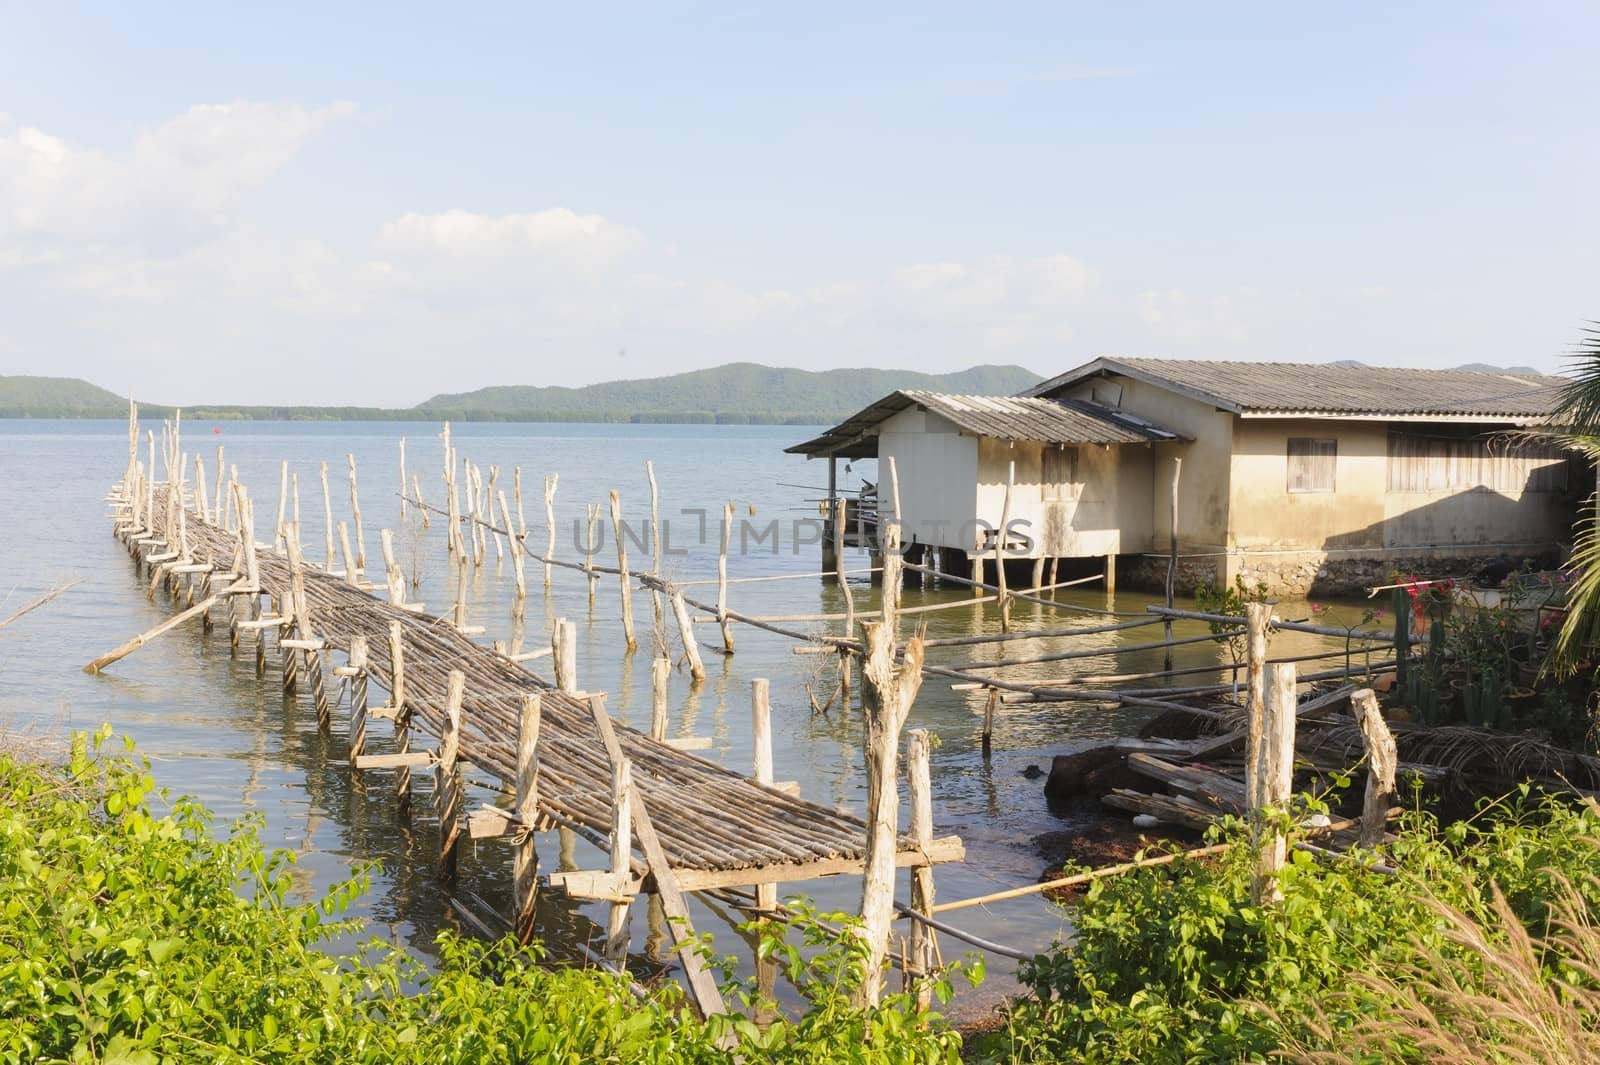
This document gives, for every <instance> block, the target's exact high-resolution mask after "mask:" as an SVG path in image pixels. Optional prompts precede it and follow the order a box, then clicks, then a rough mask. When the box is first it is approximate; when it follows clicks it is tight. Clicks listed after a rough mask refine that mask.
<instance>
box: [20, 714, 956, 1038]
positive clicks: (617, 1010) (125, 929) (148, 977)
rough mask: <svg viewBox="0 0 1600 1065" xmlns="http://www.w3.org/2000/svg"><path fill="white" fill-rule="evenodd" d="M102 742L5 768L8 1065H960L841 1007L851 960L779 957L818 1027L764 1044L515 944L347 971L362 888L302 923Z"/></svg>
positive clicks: (906, 1020)
mask: <svg viewBox="0 0 1600 1065" xmlns="http://www.w3.org/2000/svg"><path fill="white" fill-rule="evenodd" d="M108 735H109V732H108V731H106V730H102V732H101V733H100V734H99V735H98V736H97V737H95V742H94V744H93V747H92V748H91V745H90V743H89V742H88V741H87V739H86V738H85V737H83V736H78V737H75V739H74V743H73V749H72V756H71V760H70V763H69V764H68V765H67V766H64V767H41V766H36V765H30V764H23V763H19V762H18V761H17V760H15V759H14V758H12V757H10V756H8V755H5V754H0V794H3V795H5V796H6V799H5V801H4V804H3V805H0V1062H5V1063H22V1062H122V1063H129V1065H146V1063H156V1062H168V1061H171V1062H180V1061H181V1062H191V1061H205V1062H212V1061H216V1062H245V1061H250V1062H276V1063H285V1065H300V1063H310V1062H327V1063H329V1065H333V1063H338V1065H360V1063H364V1062H374V1063H376V1062H383V1063H406V1062H417V1063H428V1065H440V1063H452V1062H461V1063H468V1062H471V1063H490V1062H506V1063H510V1062H547V1061H548V1062H629V1063H633V1062H645V1063H650V1062H662V1063H665V1062H715V1063H727V1062H733V1061H737V1060H744V1061H756V1060H771V1061H777V1062H794V1063H802V1062H819V1063H820V1062H834V1061H854V1062H906V1063H910V1062H930V1063H932V1062H954V1061H956V1060H957V1054H958V1051H959V1049H960V1039H959V1037H958V1036H957V1035H956V1034H955V1033H954V1032H952V1031H950V1030H948V1029H947V1028H944V1027H942V1026H941V1025H940V1024H939V1023H938V1018H937V1016H936V1015H932V1014H918V1013H917V1012H916V1011H915V1010H914V1008H913V1007H912V1006H911V1003H910V1002H909V1000H908V999H907V997H906V996H891V997H890V998H889V999H888V1000H887V1001H886V1002H885V1004H884V1005H883V1006H882V1007H880V1008H879V1009H876V1010H873V1011H867V1012H863V1011H859V1010H855V1009H853V1008H852V1007H851V1006H850V1005H849V991H850V989H851V988H852V987H853V983H852V981H853V980H854V979H856V978H857V976H858V974H859V972H860V969H859V952H858V951H857V950H855V948H854V947H852V946H843V947H841V946H837V945H835V946H833V947H831V948H828V949H823V950H821V951H820V952H804V953H802V952H801V951H799V950H798V949H797V948H794V947H792V946H790V945H788V944H786V943H785V942H784V941H783V939H782V938H781V935H777V934H773V935H769V936H767V937H766V938H765V939H764V941H763V947H762V949H763V951H764V952H765V953H766V954H767V955H768V956H770V957H774V958H777V959H778V960H780V961H781V962H782V963H783V964H784V967H785V968H786V969H787V970H788V972H789V975H790V976H791V978H792V979H793V980H794V982H795V983H796V985H797V986H799V987H800V988H801V989H802V991H803V993H804V994H805V995H806V997H807V999H808V1003H809V1008H808V1009H807V1010H806V1012H804V1013H802V1014H801V1015H800V1016H799V1017H797V1018H792V1019H783V1020H780V1021H779V1022H777V1023H774V1024H772V1025H771V1026H769V1027H768V1028H767V1029H765V1030H760V1029H758V1028H757V1027H756V1026H755V1025H753V1024H751V1023H749V1022H748V1021H744V1020H742V1019H722V1020H719V1021H717V1022H716V1023H713V1024H709V1025H707V1024H700V1023H698V1022H697V1021H695V1020H694V1019H693V1018H692V1017H691V1016H690V1014H688V1013H687V1011H685V1010H684V1009H683V1008H682V1002H681V997H680V994H679V993H678V992H677V990H676V988H675V987H673V986H669V987H668V988H665V989H663V990H661V991H657V992H654V993H652V994H651V995H650V996H649V997H648V998H647V1000H646V1001H644V1002H640V1001H638V1000H636V999H635V998H634V997H633V995H632V994H631V993H630V989H629V988H628V987H627V981H626V978H625V977H619V976H614V975H610V974H607V973H603V972H599V971H595V970H580V969H570V968H565V969H563V968H552V967H547V966H543V965H539V964H537V963H536V961H537V958H536V952H533V953H532V954H530V952H522V951H519V950H518V949H517V948H516V946H515V945H514V944H512V943H510V942H501V943H492V944H490V943H481V942H476V941H471V940H466V939H462V938H459V937H456V936H452V935H449V934H444V935H441V936H440V938H439V941H438V946H439V958H438V964H437V967H436V969H435V970H434V971H432V972H428V971H425V970H424V967H423V966H422V965H421V964H420V963H419V961H418V960H417V959H416V958H414V957H412V956H410V955H408V954H405V953H403V952H400V951H397V950H395V949H393V948H391V947H389V946H387V945H384V944H381V943H378V942H376V941H372V942H369V943H367V944H366V945H365V946H364V947H362V948H360V949H358V950H357V951H356V952H355V953H353V954H352V953H349V952H346V953H344V954H342V955H335V954H334V953H331V952H330V951H329V950H328V949H327V948H329V946H330V945H331V944H332V943H333V942H334V941H335V940H339V941H340V942H343V943H348V942H350V941H351V940H352V939H354V938H355V937H358V936H359V935H360V934H361V924H360V922H359V921H355V920H351V919H348V918H346V917H343V916H342V915H343V914H344V913H346V912H347V910H348V907H349V906H350V904H351V902H353V901H354V900H355V899H356V898H357V897H358V896H359V895H360V893H361V892H362V890H363V889H364V887H365V882H366V874H365V873H364V872H363V873H361V874H358V875H357V876H356V877H354V878H353V879H351V880H349V881H347V882H345V883H341V884H338V885H336V886H334V887H333V888H332V889H330V890H329V891H328V893H327V894H326V896H325V897H323V898H322V899H321V900H320V901H319V902H317V903H315V904H297V903H291V902H290V901H289V894H290V889H291V886H292V883H293V881H292V876H293V861H294V858H293V855H292V854H289V853H286V852H273V853H268V852H267V851H266V850H265V849H264V848H263V847H262V845H261V843H260V841H259V839H258V838H257V826H256V824H255V822H252V821H245V822H241V823H239V824H237V825H234V826H233V827H232V828H231V829H230V830H229V831H227V832H226V833H225V834H222V835H220V836H219V835H218V834H217V833H216V832H215V831H214V827H215V826H214V825H213V824H212V821H211V818H210V816H209V815H208V814H207V812H206V811H205V810H204V809H203V808H202V807H201V806H200V805H199V804H198V803H196V802H194V801H193V800H190V799H185V798H177V799H170V798H169V797H168V796H167V794H166V793H165V792H158V791H157V790H156V785H155V782H154V780H152V778H151V776H150V774H149V772H148V767H147V766H146V765H144V764H142V763H138V762H134V761H132V760H130V759H128V758H110V757H102V756H99V755H98V750H99V747H100V745H101V743H102V742H103V741H104V740H105V739H106V738H107V736H108ZM157 805H160V806H162V807H164V809H165V812H158V811H157V809H156V807H157ZM832 919H834V918H832V917H831V916H830V920H832ZM799 927H800V928H801V929H802V930H804V931H805V932H806V934H807V935H808V936H809V937H811V938H812V939H813V940H816V941H820V938H821V933H820V932H819V931H817V929H818V928H820V925H818V924H817V923H816V922H815V921H801V922H799ZM844 941H845V942H846V943H852V942H853V937H849V936H846V937H844ZM830 942H831V941H830ZM730 991H735V992H738V991H739V989H737V988H730ZM742 993H743V994H744V996H745V997H746V999H747V1000H749V999H750V998H751V993H750V992H749V991H748V990H745V991H743V992H742ZM724 1036H726V1041H724V1039H723V1037H724Z"/></svg>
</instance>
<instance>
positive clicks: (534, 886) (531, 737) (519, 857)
mask: <svg viewBox="0 0 1600 1065" xmlns="http://www.w3.org/2000/svg"><path fill="white" fill-rule="evenodd" d="M511 527H512V525H511V522H510V521H507V522H506V528H508V529H509V528H511ZM516 542H517V539H516V537H512V543H516ZM541 707H542V702H541V699H540V696H539V694H538V693H537V692H528V693H525V694H524V695H523V696H522V701H521V707H520V712H519V713H518V715H517V780H516V801H517V820H518V822H519V827H518V830H517V834H516V836H515V837H514V839H513V842H512V848H511V891H512V904H513V906H514V907H515V910H516V912H515V914H514V916H513V919H512V928H513V930H514V931H515V932H516V936H517V940H518V941H519V942H522V943H531V942H532V941H533V937H534V919H535V915H536V913H537V910H538V905H539V851H538V848H537V844H536V842H535V836H534V832H533V826H534V824H535V823H536V822H537V821H538V820H539V715H540V710H541Z"/></svg>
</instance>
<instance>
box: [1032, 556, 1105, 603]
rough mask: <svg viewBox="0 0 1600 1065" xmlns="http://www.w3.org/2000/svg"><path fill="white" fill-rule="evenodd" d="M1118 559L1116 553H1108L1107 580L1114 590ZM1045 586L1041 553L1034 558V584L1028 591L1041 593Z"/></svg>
mask: <svg viewBox="0 0 1600 1065" xmlns="http://www.w3.org/2000/svg"><path fill="white" fill-rule="evenodd" d="M1116 559H1117V556H1115V555H1107V556H1106V580H1108V581H1110V582H1111V588H1112V590H1113V591H1115V590H1116V586H1117V564H1116ZM1043 587H1044V556H1043V555H1040V556H1039V557H1038V558H1036V559H1034V560H1033V584H1032V586H1031V587H1029V588H1028V591H1030V592H1032V593H1033V594H1034V595H1038V594H1039V590H1040V589H1041V588H1043Z"/></svg>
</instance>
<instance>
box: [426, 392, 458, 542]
mask: <svg viewBox="0 0 1600 1065" xmlns="http://www.w3.org/2000/svg"><path fill="white" fill-rule="evenodd" d="M439 439H441V440H443V441H444V506H445V516H446V518H447V519H448V520H449V523H450V528H449V529H448V530H446V532H445V540H446V550H447V551H448V552H449V554H450V555H451V556H455V555H458V554H460V553H461V550H462V547H463V545H462V543H461V501H460V497H459V496H457V495H456V453H455V449H454V448H452V447H451V446H450V423H449V422H445V423H444V431H443V432H442V433H440V434H439ZM423 513H424V514H426V513H427V511H423Z"/></svg>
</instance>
